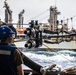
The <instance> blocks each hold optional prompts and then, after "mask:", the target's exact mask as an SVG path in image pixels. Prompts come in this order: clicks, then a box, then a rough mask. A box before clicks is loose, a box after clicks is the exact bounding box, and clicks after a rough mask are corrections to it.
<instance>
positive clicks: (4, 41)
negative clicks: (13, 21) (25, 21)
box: [0, 25, 24, 75]
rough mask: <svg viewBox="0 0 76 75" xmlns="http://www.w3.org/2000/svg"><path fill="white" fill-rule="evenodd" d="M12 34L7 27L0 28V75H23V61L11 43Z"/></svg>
mask: <svg viewBox="0 0 76 75" xmlns="http://www.w3.org/2000/svg"><path fill="white" fill-rule="evenodd" d="M13 35H14V32H13V31H12V30H11V29H10V28H9V27H8V26H5V25H4V26H1V27H0V75H24V72H23V69H22V64H23V60H22V57H21V54H20V52H19V50H18V49H17V48H16V46H12V45H11V44H10V43H11V42H12V41H13V38H14V37H13Z"/></svg>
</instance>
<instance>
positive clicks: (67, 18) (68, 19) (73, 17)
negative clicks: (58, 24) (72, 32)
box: [63, 15, 76, 21]
mask: <svg viewBox="0 0 76 75" xmlns="http://www.w3.org/2000/svg"><path fill="white" fill-rule="evenodd" d="M74 17H76V15H75V16H73V17H71V18H74ZM71 18H67V19H68V20H71ZM67 19H65V20H63V21H66V20H67Z"/></svg>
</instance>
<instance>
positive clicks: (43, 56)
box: [23, 50, 76, 70]
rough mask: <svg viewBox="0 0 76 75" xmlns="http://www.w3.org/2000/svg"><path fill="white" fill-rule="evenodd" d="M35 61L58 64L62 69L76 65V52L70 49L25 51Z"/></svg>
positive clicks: (43, 63) (44, 64) (42, 63)
mask: <svg viewBox="0 0 76 75" xmlns="http://www.w3.org/2000/svg"><path fill="white" fill-rule="evenodd" d="M23 53H24V54H25V55H26V56H27V57H29V58H30V59H31V60H33V61H34V62H36V63H38V64H40V65H42V66H49V65H52V64H56V65H57V66H58V67H60V68H61V70H64V69H67V68H69V67H74V66H76V52H75V51H69V50H58V51H55V52H53V51H52V52H51V51H25V52H23Z"/></svg>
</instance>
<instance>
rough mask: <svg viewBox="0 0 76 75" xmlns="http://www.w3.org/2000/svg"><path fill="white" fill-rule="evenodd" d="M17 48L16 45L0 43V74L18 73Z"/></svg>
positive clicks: (12, 74) (14, 74)
mask: <svg viewBox="0 0 76 75" xmlns="http://www.w3.org/2000/svg"><path fill="white" fill-rule="evenodd" d="M15 49H16V47H14V46H10V45H8V44H1V43H0V75H17V69H16V64H15V60H14V51H15Z"/></svg>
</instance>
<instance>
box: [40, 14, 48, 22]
mask: <svg viewBox="0 0 76 75" xmlns="http://www.w3.org/2000/svg"><path fill="white" fill-rule="evenodd" d="M48 16H49V15H48ZM48 16H45V17H44V18H42V19H40V20H39V21H42V20H44V19H46V18H47V17H48Z"/></svg>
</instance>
